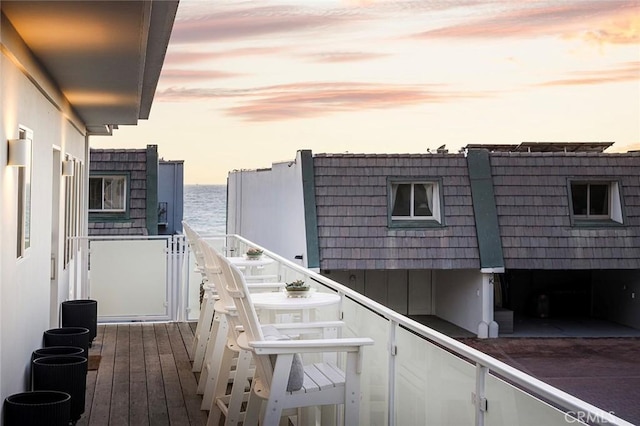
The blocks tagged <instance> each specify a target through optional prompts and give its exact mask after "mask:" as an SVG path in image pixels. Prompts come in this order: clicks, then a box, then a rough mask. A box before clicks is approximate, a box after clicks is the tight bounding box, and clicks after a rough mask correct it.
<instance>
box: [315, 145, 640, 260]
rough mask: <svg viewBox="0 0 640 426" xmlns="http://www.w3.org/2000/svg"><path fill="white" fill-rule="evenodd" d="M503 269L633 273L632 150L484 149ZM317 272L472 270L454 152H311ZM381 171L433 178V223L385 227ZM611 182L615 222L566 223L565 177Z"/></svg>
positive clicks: (635, 176) (465, 186)
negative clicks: (617, 206)
mask: <svg viewBox="0 0 640 426" xmlns="http://www.w3.org/2000/svg"><path fill="white" fill-rule="evenodd" d="M490 162H491V173H492V181H493V186H494V193H495V203H496V211H497V215H498V224H499V229H500V237H501V243H502V249H503V255H504V262H505V267H506V269H547V270H552V269H556V270H559V269H567V270H571V269H573V270H578V269H640V153H625V154H603V153H587V152H580V153H558V152H555V153H553V152H532V153H526V152H493V153H491V154H490ZM314 174H315V188H316V204H317V210H316V211H317V219H318V242H319V249H320V268H321V269H323V270H326V269H356V270H359V269H479V268H480V261H479V253H478V240H477V237H476V229H475V221H474V215H473V214H474V212H473V205H472V198H471V187H470V179H469V172H468V167H467V161H466V158H465V156H464V155H462V154H397V155H389V154H376V155H364V154H316V155H315V156H314ZM389 177H401V178H412V177H415V178H416V180H417V179H420V178H425V177H429V178H439V179H441V181H442V191H443V199H444V201H443V206H442V219H443V221H442V223H443V225H444V226H442V227H435V228H413V229H400V228H390V227H389V226H388V216H387V215H388V194H387V179H388V178H389ZM570 178H571V179H581V180H602V181H617V182H619V185H620V186H619V189H620V196H621V203H622V210H623V224H622V225H617V226H606V225H601V226H590V227H589V226H575V225H574V224H572V221H571V210H570V205H569V204H570V194H569V190H568V182H569V179H570Z"/></svg>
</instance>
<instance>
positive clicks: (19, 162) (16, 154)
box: [7, 139, 31, 167]
mask: <svg viewBox="0 0 640 426" xmlns="http://www.w3.org/2000/svg"><path fill="white" fill-rule="evenodd" d="M30 161H31V140H29V139H9V155H8V156H7V166H16V167H26V166H27V165H28V164H29V163H30Z"/></svg>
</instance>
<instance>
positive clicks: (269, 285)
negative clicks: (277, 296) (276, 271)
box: [245, 275, 286, 292]
mask: <svg viewBox="0 0 640 426" xmlns="http://www.w3.org/2000/svg"><path fill="white" fill-rule="evenodd" d="M257 277H260V275H257ZM245 278H246V277H245ZM285 285H286V283H276V282H266V283H265V282H257V283H253V282H248V283H247V288H249V292H253V291H255V290H269V289H275V290H281V289H283V288H284V286H285Z"/></svg>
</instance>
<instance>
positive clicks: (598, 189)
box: [589, 184, 609, 216]
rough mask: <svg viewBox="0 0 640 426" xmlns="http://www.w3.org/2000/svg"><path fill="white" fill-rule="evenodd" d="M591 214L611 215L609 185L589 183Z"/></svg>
mask: <svg viewBox="0 0 640 426" xmlns="http://www.w3.org/2000/svg"><path fill="white" fill-rule="evenodd" d="M589 215H592V216H608V215H609V187H608V185H594V184H591V185H589Z"/></svg>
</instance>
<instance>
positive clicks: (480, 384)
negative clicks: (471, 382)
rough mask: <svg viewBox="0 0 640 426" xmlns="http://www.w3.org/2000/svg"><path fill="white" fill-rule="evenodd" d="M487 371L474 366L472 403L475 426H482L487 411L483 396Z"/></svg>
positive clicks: (483, 367)
mask: <svg viewBox="0 0 640 426" xmlns="http://www.w3.org/2000/svg"><path fill="white" fill-rule="evenodd" d="M488 372H489V369H488V368H487V367H485V366H483V365H480V364H476V392H475V394H474V398H473V400H474V401H473V403H474V404H475V406H476V410H475V412H476V426H484V416H485V413H486V412H487V410H488V408H489V407H488V403H487V398H486V394H485V384H486V378H487V373H488Z"/></svg>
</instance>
